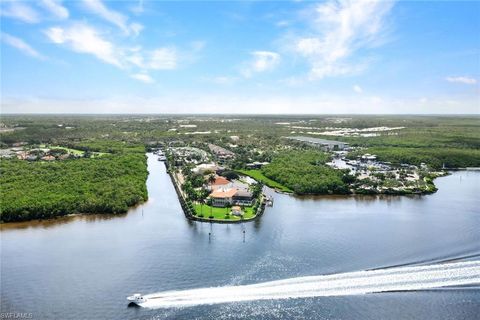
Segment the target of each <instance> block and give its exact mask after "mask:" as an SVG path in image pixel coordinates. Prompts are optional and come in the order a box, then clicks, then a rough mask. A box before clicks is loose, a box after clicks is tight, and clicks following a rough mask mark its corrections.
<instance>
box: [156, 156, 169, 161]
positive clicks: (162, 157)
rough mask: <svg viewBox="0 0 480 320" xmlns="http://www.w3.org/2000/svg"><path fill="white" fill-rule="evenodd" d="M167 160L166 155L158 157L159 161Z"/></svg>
mask: <svg viewBox="0 0 480 320" xmlns="http://www.w3.org/2000/svg"><path fill="white" fill-rule="evenodd" d="M166 160H167V157H165V156H164V155H161V156H159V157H158V161H166Z"/></svg>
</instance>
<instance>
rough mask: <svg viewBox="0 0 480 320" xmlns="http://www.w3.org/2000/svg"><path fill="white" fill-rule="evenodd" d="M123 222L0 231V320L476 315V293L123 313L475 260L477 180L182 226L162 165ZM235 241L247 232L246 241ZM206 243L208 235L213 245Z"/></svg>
mask: <svg viewBox="0 0 480 320" xmlns="http://www.w3.org/2000/svg"><path fill="white" fill-rule="evenodd" d="M148 165H149V171H150V175H149V178H148V181H147V185H148V190H149V197H150V199H149V201H148V202H147V203H146V204H144V205H142V206H139V207H137V208H134V209H132V210H130V212H129V213H128V214H126V215H121V216H102V215H91V216H75V217H69V218H64V219H58V220H54V221H44V222H30V223H20V224H9V225H2V226H1V312H2V313H4V312H18V313H28V314H31V315H32V318H33V319H197V318H198V319H229V318H240V319H253V318H256V319H277V318H280V319H295V318H298V319H452V318H457V319H477V318H478V314H479V310H480V287H479V286H473V287H472V286H469V287H462V288H454V289H439V290H429V291H415V292H390V293H373V294H364V295H352V296H338V297H310V298H297V299H283V300H256V301H255V300H254V301H244V302H240V301H238V302H229V303H222V304H215V305H208V304H207V305H199V306H191V307H183V308H166V309H155V310H150V309H145V308H128V307H127V303H126V300H125V298H126V296H127V295H130V294H132V293H134V292H141V293H154V292H161V291H167V290H186V289H195V288H205V287H213V286H230V285H246V284H255V283H259V282H265V281H274V280H281V279H288V278H294V277H304V276H316V275H324V274H336V273H343V272H353V271H360V270H370V269H383V268H389V267H394V266H402V265H418V264H425V265H427V264H428V265H430V264H432V263H435V262H446V261H459V260H462V261H468V260H480V209H479V208H480V200H479V197H478V194H480V172H469V171H461V172H454V173H452V175H449V176H447V177H443V178H439V179H437V180H436V181H435V183H436V185H437V186H438V188H439V191H438V192H437V193H435V194H433V195H428V196H414V197H395V196H381V197H340V196H338V197H337V196H332V197H293V196H288V195H280V194H275V204H274V207H272V208H267V209H266V211H265V214H264V215H263V216H262V217H261V218H260V219H259V220H257V221H254V222H249V223H244V224H236V225H221V224H209V223H200V222H191V221H188V220H186V219H185V216H184V215H183V212H182V210H181V208H180V205H179V203H178V200H177V197H176V194H175V190H174V188H173V186H172V184H171V181H170V178H169V176H168V175H167V174H166V170H165V166H164V164H163V163H161V162H158V161H156V158H155V157H154V156H153V155H149V160H148ZM243 231H245V236H244V233H243ZM209 233H211V237H209Z"/></svg>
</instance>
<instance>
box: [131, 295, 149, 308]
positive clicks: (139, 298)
mask: <svg viewBox="0 0 480 320" xmlns="http://www.w3.org/2000/svg"><path fill="white" fill-rule="evenodd" d="M127 300H128V301H130V303H134V304H136V305H140V304H142V303H144V302H147V298H145V297H144V296H142V295H141V294H140V293H135V294H134V295H133V296H130V297H127Z"/></svg>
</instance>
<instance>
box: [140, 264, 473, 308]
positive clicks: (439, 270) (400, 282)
mask: <svg viewBox="0 0 480 320" xmlns="http://www.w3.org/2000/svg"><path fill="white" fill-rule="evenodd" d="M478 284H480V261H466V262H455V263H445V264H435V265H428V266H413V267H398V268H389V269H377V270H370V271H356V272H347V273H339V274H331V275H322V276H309V277H297V278H290V279H285V280H278V281H270V282H263V283H257V284H251V285H241V286H225V287H212V288H200V289H190V290H178V291H165V292H160V293H155V294H148V295H145V296H144V297H145V298H146V301H145V302H144V303H141V304H140V306H142V307H146V308H174V307H187V306H196V305H204V304H217V303H228V302H239V301H252V300H267V299H287V298H307V297H322V296H341V295H357V294H365V293H376V292H388V291H412V290H426V289H433V288H441V287H449V286H462V285H478Z"/></svg>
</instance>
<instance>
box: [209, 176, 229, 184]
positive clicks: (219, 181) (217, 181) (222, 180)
mask: <svg viewBox="0 0 480 320" xmlns="http://www.w3.org/2000/svg"><path fill="white" fill-rule="evenodd" d="M229 183H230V181H228V180H227V179H225V178H224V177H216V178H215V181H214V182H213V183H212V185H213V186H215V185H225V184H229Z"/></svg>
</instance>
